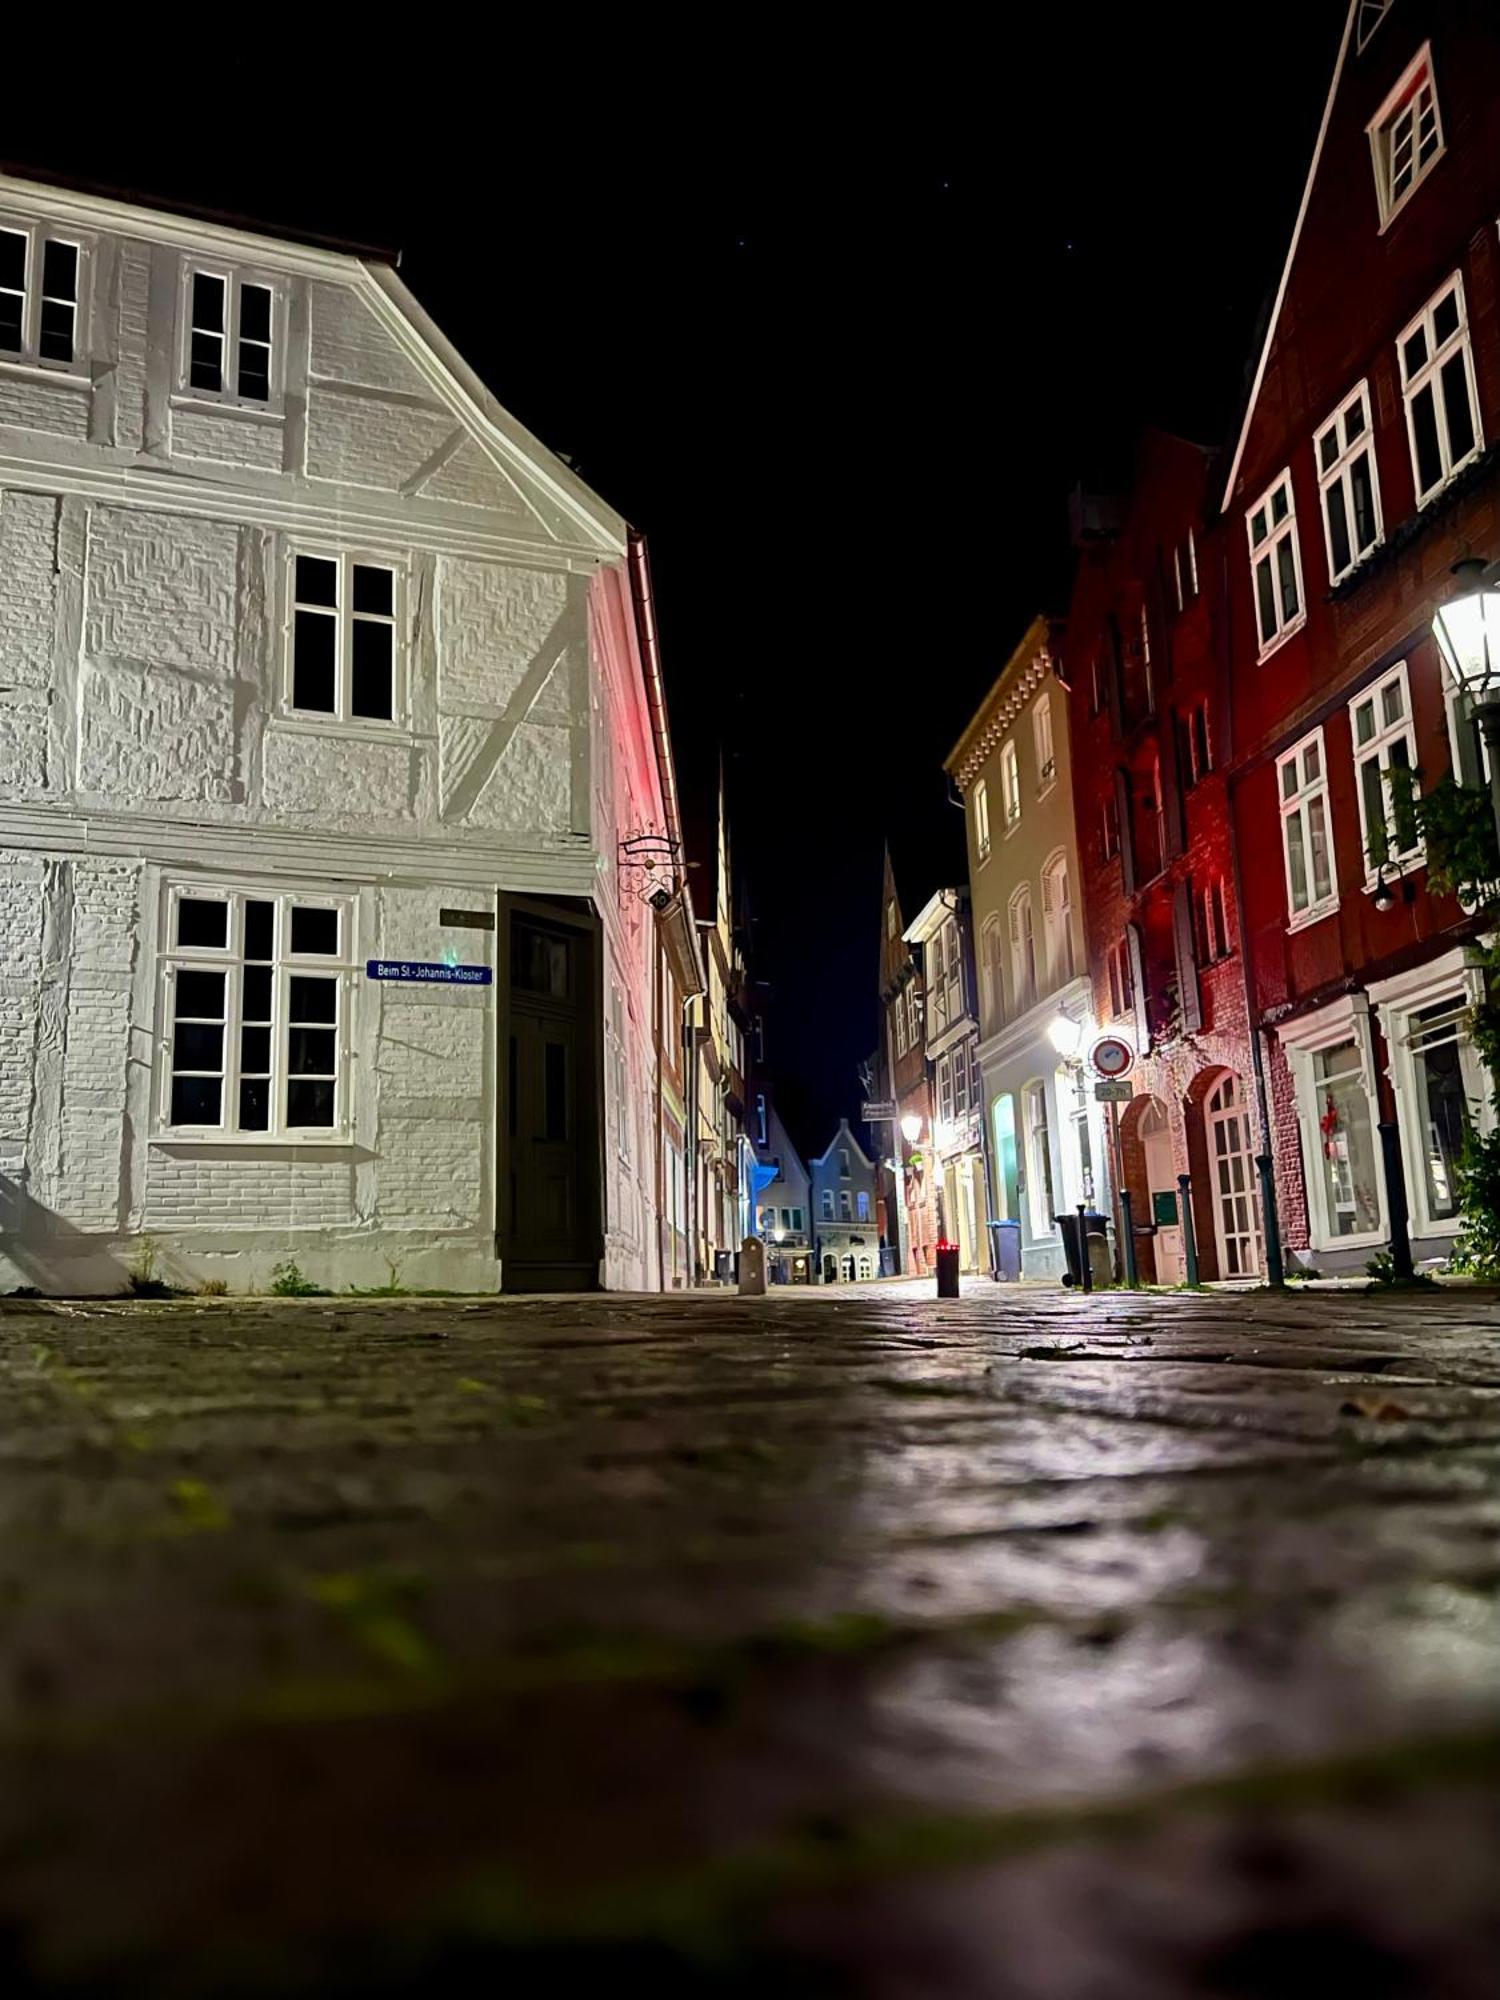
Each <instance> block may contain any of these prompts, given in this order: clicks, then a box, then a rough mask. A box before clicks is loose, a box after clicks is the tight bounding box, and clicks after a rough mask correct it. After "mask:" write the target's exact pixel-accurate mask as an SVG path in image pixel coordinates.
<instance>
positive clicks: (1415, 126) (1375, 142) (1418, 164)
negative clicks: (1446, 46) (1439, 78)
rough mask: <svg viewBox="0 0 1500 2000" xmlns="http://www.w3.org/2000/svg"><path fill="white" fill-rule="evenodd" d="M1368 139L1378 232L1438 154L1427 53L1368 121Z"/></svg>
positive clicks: (1439, 128)
mask: <svg viewBox="0 0 1500 2000" xmlns="http://www.w3.org/2000/svg"><path fill="white" fill-rule="evenodd" d="M1369 133H1370V151H1371V153H1372V155H1373V157H1374V163H1375V193H1376V197H1377V199H1378V201H1379V204H1380V221H1381V226H1382V228H1383V227H1384V226H1385V224H1386V223H1387V222H1389V221H1390V219H1391V217H1392V216H1393V215H1394V214H1395V213H1396V210H1397V209H1398V208H1399V207H1400V206H1401V204H1402V203H1403V202H1404V201H1405V200H1406V198H1407V196H1408V195H1409V194H1410V193H1411V192H1412V190H1413V189H1414V188H1415V187H1416V186H1417V184H1418V182H1419V181H1421V180H1422V179H1423V178H1424V177H1425V176H1426V174H1427V173H1428V171H1429V170H1430V169H1431V168H1432V167H1434V166H1435V165H1436V164H1437V161H1438V157H1439V155H1440V154H1441V153H1442V150H1443V128H1442V122H1441V120H1440V119H1439V117H1438V102H1437V90H1436V87H1435V86H1434V84H1433V81H1432V51H1431V49H1430V47H1429V48H1424V49H1423V50H1422V52H1421V54H1420V55H1418V56H1417V57H1415V59H1414V60H1413V61H1412V63H1411V64H1410V66H1409V67H1408V69H1407V70H1406V72H1405V74H1404V75H1403V76H1402V78H1401V80H1400V82H1399V83H1398V84H1397V85H1396V87H1395V89H1394V90H1393V91H1392V92H1391V94H1390V96H1389V97H1388V98H1387V99H1386V100H1385V103H1384V104H1382V105H1381V107H1380V109H1379V111H1377V112H1376V114H1375V116H1374V117H1373V118H1372V119H1371V121H1370V125H1369Z"/></svg>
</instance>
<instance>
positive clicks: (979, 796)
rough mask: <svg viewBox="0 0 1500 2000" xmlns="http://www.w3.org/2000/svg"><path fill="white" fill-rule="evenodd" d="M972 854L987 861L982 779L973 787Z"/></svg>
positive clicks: (987, 794)
mask: <svg viewBox="0 0 1500 2000" xmlns="http://www.w3.org/2000/svg"><path fill="white" fill-rule="evenodd" d="M974 852H975V853H976V854H977V855H978V856H979V858H980V860H981V861H988V859H989V855H990V788H989V786H988V785H987V784H986V783H985V781H984V779H983V778H981V779H980V780H979V783H978V784H977V785H976V786H975V787H974ZM892 907H894V905H893V906H892Z"/></svg>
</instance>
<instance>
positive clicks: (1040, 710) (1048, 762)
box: [1031, 694, 1057, 798]
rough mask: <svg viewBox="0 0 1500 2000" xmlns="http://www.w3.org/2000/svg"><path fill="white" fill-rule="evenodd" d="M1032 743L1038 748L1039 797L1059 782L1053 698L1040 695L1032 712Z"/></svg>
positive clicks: (1037, 786)
mask: <svg viewBox="0 0 1500 2000" xmlns="http://www.w3.org/2000/svg"><path fill="white" fill-rule="evenodd" d="M1031 734H1032V741H1033V743H1034V744H1035V746H1036V789H1037V797H1038V798H1040V797H1041V796H1042V794H1043V793H1044V792H1048V791H1050V790H1051V788H1052V786H1053V784H1054V783H1055V782H1056V780H1057V757H1056V755H1055V753H1054V751H1053V748H1052V697H1051V696H1050V695H1048V694H1042V695H1038V696H1037V699H1036V703H1035V706H1034V707H1033V708H1032V711H1031Z"/></svg>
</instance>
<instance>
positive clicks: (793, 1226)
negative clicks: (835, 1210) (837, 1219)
mask: <svg viewBox="0 0 1500 2000" xmlns="http://www.w3.org/2000/svg"><path fill="white" fill-rule="evenodd" d="M762 1118H763V1120H764V1122H763V1123H762V1122H761V1120H762ZM751 1134H752V1138H753V1141H754V1145H755V1157H756V1163H757V1166H758V1167H759V1169H760V1171H759V1173H758V1174H757V1177H756V1178H757V1180H758V1182H759V1186H758V1187H757V1190H756V1196H755V1216H754V1230H755V1234H756V1235H758V1236H759V1237H760V1239H761V1241H762V1242H763V1243H764V1244H765V1247H766V1276H767V1278H768V1279H769V1281H770V1282H771V1283H773V1284H795V1285H806V1284H814V1283H816V1282H817V1275H818V1274H817V1271H816V1269H815V1266H814V1259H813V1198H812V1179H811V1176H810V1175H809V1173H808V1171H807V1168H806V1167H805V1166H804V1165H803V1162H802V1156H801V1154H800V1153H799V1152H798V1151H797V1148H796V1146H795V1145H794V1144H793V1143H792V1138H791V1135H790V1133H789V1132H788V1131H787V1129H786V1127H785V1125H783V1124H782V1122H781V1114H780V1112H778V1111H777V1109H776V1104H775V1100H774V1098H773V1097H772V1096H771V1095H770V1094H769V1092H768V1091H765V1090H761V1091H758V1092H757V1093H756V1101H755V1107H754V1110H753V1113H752V1119H751Z"/></svg>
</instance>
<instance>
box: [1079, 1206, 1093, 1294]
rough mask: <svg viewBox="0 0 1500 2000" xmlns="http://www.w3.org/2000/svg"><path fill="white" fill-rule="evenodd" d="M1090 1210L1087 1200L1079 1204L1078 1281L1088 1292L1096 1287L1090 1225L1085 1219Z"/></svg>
mask: <svg viewBox="0 0 1500 2000" xmlns="http://www.w3.org/2000/svg"><path fill="white" fill-rule="evenodd" d="M1088 1212H1089V1205H1088V1203H1087V1202H1086V1201H1081V1202H1079V1204H1078V1282H1079V1284H1080V1285H1081V1286H1082V1288H1083V1289H1084V1291H1086V1292H1091V1291H1092V1290H1093V1289H1094V1267H1093V1264H1092V1263H1091V1262H1090V1259H1089V1226H1088V1223H1087V1221H1086V1220H1085V1218H1086V1216H1087V1215H1088Z"/></svg>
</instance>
